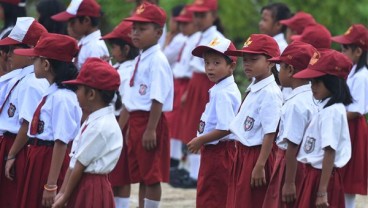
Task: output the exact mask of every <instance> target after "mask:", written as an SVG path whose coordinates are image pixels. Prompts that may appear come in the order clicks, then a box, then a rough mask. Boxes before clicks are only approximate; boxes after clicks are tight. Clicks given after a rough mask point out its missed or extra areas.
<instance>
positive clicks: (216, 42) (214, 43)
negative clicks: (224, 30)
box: [209, 38, 220, 47]
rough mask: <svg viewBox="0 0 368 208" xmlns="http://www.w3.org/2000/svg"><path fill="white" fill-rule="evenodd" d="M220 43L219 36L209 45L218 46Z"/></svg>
mask: <svg viewBox="0 0 368 208" xmlns="http://www.w3.org/2000/svg"><path fill="white" fill-rule="evenodd" d="M218 44H220V41H219V39H218V38H215V39H213V40H212V41H211V42H210V44H209V46H212V47H213V46H217V45H218Z"/></svg>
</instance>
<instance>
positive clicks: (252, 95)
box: [226, 34, 282, 207]
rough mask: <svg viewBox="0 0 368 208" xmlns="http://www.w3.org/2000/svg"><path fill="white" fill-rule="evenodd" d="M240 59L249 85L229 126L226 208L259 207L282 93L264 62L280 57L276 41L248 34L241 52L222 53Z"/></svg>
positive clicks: (271, 66) (270, 65) (270, 162)
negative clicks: (231, 146)
mask: <svg viewBox="0 0 368 208" xmlns="http://www.w3.org/2000/svg"><path fill="white" fill-rule="evenodd" d="M226 54H227V55H230V56H242V57H243V67H244V71H245V74H246V76H247V77H250V78H253V82H252V83H251V84H250V86H249V87H248V88H247V91H246V97H245V99H244V101H243V103H242V105H241V108H240V110H239V112H238V114H237V115H236V116H235V118H234V119H233V121H232V122H231V123H230V131H231V132H232V133H233V134H235V139H236V140H237V142H236V148H237V151H236V153H235V156H234V162H233V165H232V167H231V176H230V179H229V187H228V193H227V204H226V207H262V203H263V200H264V197H265V194H266V190H267V185H268V183H269V181H270V177H271V173H272V167H273V162H274V154H273V153H272V152H271V149H272V146H273V142H274V138H275V136H276V130H277V126H278V123H279V120H280V115H281V106H282V93H281V91H280V88H279V86H278V85H277V83H276V81H275V78H276V76H275V75H274V74H273V72H275V71H276V67H275V64H274V63H272V62H270V61H269V60H268V59H269V58H272V57H278V56H279V55H280V50H279V47H278V45H277V43H276V41H275V40H274V39H273V38H272V37H270V36H268V35H264V34H252V35H251V36H250V37H249V38H248V39H247V40H246V42H245V43H244V46H243V48H242V49H241V50H230V51H228V52H226Z"/></svg>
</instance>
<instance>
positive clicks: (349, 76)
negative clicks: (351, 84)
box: [348, 64, 357, 78]
mask: <svg viewBox="0 0 368 208" xmlns="http://www.w3.org/2000/svg"><path fill="white" fill-rule="evenodd" d="M356 67H357V65H356V64H354V66H353V68H351V70H350V73H349V75H348V78H351V77H352V76H354V74H355V70H356Z"/></svg>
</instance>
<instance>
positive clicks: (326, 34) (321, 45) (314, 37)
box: [291, 24, 331, 49]
mask: <svg viewBox="0 0 368 208" xmlns="http://www.w3.org/2000/svg"><path fill="white" fill-rule="evenodd" d="M291 39H292V40H298V41H302V42H304V43H308V44H311V45H312V46H313V47H315V48H317V49H326V48H327V49H329V48H331V33H330V31H329V30H328V29H327V28H326V27H325V26H323V25H321V24H316V25H312V26H308V27H306V28H305V29H304V30H303V32H302V34H300V35H292V36H291Z"/></svg>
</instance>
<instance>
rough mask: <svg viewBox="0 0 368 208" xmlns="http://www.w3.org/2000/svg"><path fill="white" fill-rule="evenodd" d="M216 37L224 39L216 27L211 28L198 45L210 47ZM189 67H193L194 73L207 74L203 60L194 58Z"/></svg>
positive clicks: (203, 34)
mask: <svg viewBox="0 0 368 208" xmlns="http://www.w3.org/2000/svg"><path fill="white" fill-rule="evenodd" d="M215 37H219V38H223V37H224V36H223V35H222V34H221V33H220V32H219V31H218V30H217V27H216V26H211V27H209V28H208V29H207V30H206V31H203V32H202V33H201V36H200V38H199V42H198V44H197V45H208V44H209V43H210V42H211V41H212V40H213V39H214V38H215ZM189 65H190V66H191V67H192V71H194V72H198V73H205V69H204V61H203V58H199V57H193V58H192V60H191V61H190V63H189Z"/></svg>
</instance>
